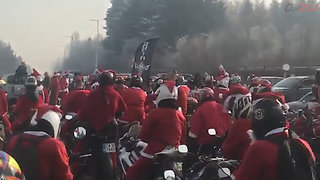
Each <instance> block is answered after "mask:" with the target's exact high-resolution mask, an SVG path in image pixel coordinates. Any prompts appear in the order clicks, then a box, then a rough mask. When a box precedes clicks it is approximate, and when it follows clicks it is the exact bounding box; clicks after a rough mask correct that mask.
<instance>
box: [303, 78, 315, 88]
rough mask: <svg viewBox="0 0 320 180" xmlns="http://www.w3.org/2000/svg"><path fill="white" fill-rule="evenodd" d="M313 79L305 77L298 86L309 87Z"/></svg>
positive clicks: (312, 83)
mask: <svg viewBox="0 0 320 180" xmlns="http://www.w3.org/2000/svg"><path fill="white" fill-rule="evenodd" d="M314 83H315V81H314V80H313V79H306V80H303V81H302V82H301V83H300V88H311V87H312V86H313V85H314Z"/></svg>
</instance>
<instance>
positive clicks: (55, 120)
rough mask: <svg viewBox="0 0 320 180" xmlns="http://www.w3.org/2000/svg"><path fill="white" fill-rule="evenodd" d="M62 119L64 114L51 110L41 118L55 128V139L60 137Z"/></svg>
mask: <svg viewBox="0 0 320 180" xmlns="http://www.w3.org/2000/svg"><path fill="white" fill-rule="evenodd" d="M61 117H62V114H60V113H58V112H55V111H52V110H49V111H48V112H46V113H45V114H44V115H43V116H42V117H41V119H44V120H46V121H48V122H49V123H50V124H51V126H52V127H53V132H54V138H57V136H58V131H59V126H60V119H61Z"/></svg>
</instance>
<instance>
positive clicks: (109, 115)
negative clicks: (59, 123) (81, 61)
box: [78, 71, 127, 179]
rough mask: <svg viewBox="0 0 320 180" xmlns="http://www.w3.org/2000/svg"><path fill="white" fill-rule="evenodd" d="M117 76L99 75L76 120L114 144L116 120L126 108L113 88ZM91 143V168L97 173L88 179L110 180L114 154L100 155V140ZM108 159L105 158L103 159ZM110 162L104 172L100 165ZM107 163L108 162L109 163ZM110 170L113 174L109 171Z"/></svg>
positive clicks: (91, 173) (115, 139) (116, 128)
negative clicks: (84, 123) (103, 179)
mask: <svg viewBox="0 0 320 180" xmlns="http://www.w3.org/2000/svg"><path fill="white" fill-rule="evenodd" d="M115 77H116V74H115V73H114V72H112V71H103V72H102V73H101V74H100V75H99V79H98V83H99V86H98V87H97V88H96V89H94V90H93V91H91V92H90V94H89V96H88V97H87V98H86V100H85V101H84V103H83V106H82V107H81V109H80V111H79V113H78V116H79V120H80V121H83V122H86V123H87V124H88V126H89V129H90V131H92V133H95V134H101V133H102V134H103V135H104V136H106V137H108V138H109V139H110V138H111V139H113V143H117V141H118V124H117V121H116V119H118V118H119V117H121V115H122V113H123V112H124V111H125V110H126V109H127V106H126V104H125V102H124V101H123V99H122V97H121V96H120V94H119V93H118V92H117V91H116V90H115V89H114V88H113V84H114V82H115ZM91 140H92V141H94V142H95V141H97V142H98V143H93V144H92V146H93V147H91V148H92V149H93V150H92V151H93V152H96V154H97V156H101V157H93V159H92V165H93V166H95V168H94V169H95V171H96V172H88V173H89V174H88V175H89V176H93V177H97V178H98V177H99V178H110V179H112V177H113V176H114V174H113V172H114V171H115V167H116V163H117V161H116V152H110V153H109V152H108V153H103V152H101V151H102V148H101V147H102V145H101V144H100V145H101V146H100V145H99V143H100V139H99V137H92V139H91ZM106 156H108V157H106ZM110 158H111V159H112V162H111V163H112V164H111V166H112V167H111V168H110V169H106V168H107V167H105V166H104V165H103V164H104V163H105V162H106V161H107V160H109V159H110ZM109 162H110V161H108V163H109ZM111 171H112V172H111Z"/></svg>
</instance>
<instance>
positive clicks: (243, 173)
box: [235, 99, 315, 180]
mask: <svg viewBox="0 0 320 180" xmlns="http://www.w3.org/2000/svg"><path fill="white" fill-rule="evenodd" d="M249 117H250V119H251V126H252V132H253V134H252V135H251V137H252V139H253V142H252V145H251V146H250V147H249V149H248V151H247V153H246V155H245V157H244V159H243V161H242V163H241V165H240V167H239V170H238V171H237V173H236V177H235V179H236V180H277V179H281V180H282V179H288V180H289V179H290V180H295V179H312V180H315V175H314V169H313V167H314V160H315V157H314V154H313V152H312V150H311V148H310V146H309V144H308V143H307V142H306V141H304V140H302V139H299V138H298V137H297V136H296V135H295V134H294V133H293V132H292V131H291V130H288V129H287V128H286V124H287V122H286V115H285V111H284V110H283V107H282V104H281V103H280V102H279V101H278V100H275V99H262V100H260V101H259V102H257V103H256V104H255V105H253V106H252V107H251V109H250V112H249Z"/></svg>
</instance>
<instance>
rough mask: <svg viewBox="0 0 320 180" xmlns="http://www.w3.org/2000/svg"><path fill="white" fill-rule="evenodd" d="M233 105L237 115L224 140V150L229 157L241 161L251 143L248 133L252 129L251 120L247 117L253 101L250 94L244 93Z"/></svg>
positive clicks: (234, 112)
mask: <svg viewBox="0 0 320 180" xmlns="http://www.w3.org/2000/svg"><path fill="white" fill-rule="evenodd" d="M233 106H234V107H233V108H232V109H233V110H234V111H233V112H232V113H233V114H232V116H233V117H235V121H234V122H233V123H232V126H231V128H230V129H229V131H228V135H227V138H226V140H225V141H224V142H223V145H222V152H223V155H224V156H225V157H226V158H228V159H234V160H240V161H241V160H242V159H243V157H244V155H245V153H246V152H247V150H248V148H249V146H250V143H251V140H250V138H249V136H248V133H247V132H248V130H250V129H251V121H250V119H249V118H247V115H248V112H249V109H250V107H251V101H250V99H248V96H246V95H243V96H242V97H240V98H238V99H237V100H236V101H235V103H234V105H233Z"/></svg>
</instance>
